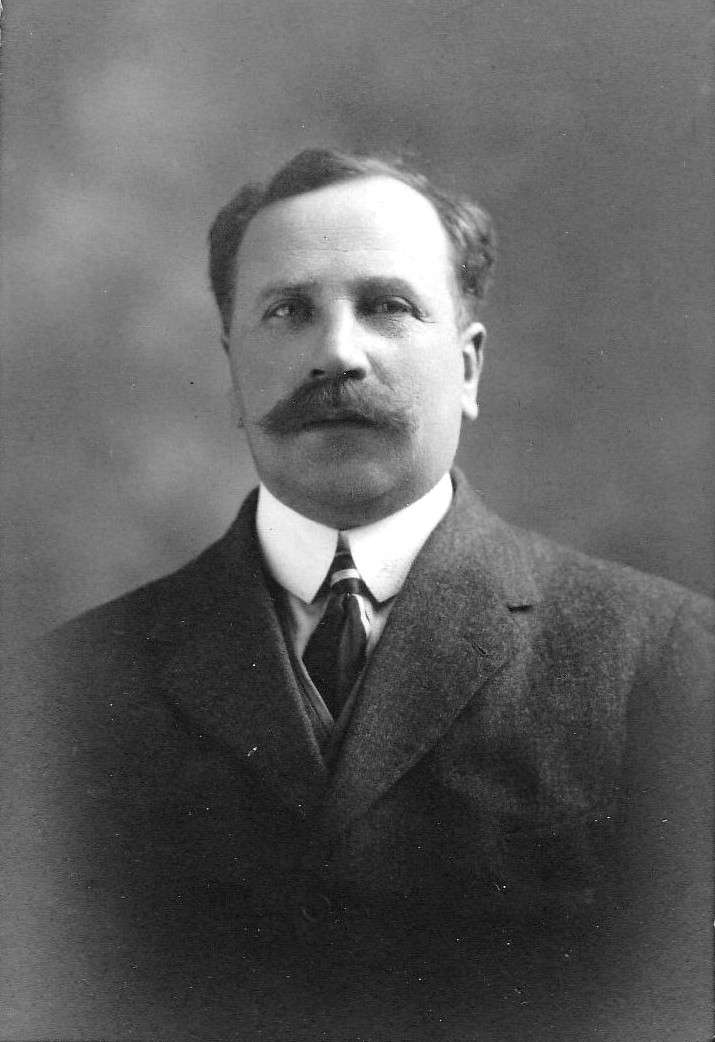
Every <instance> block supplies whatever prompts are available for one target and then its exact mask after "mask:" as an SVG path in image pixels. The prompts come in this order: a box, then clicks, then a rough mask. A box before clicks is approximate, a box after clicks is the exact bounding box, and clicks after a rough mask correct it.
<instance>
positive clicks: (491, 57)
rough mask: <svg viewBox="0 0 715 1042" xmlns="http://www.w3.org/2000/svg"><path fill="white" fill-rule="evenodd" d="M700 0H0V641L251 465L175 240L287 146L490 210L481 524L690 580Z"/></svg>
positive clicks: (699, 552) (192, 513) (105, 580)
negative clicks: (372, 168) (342, 152)
mask: <svg viewBox="0 0 715 1042" xmlns="http://www.w3.org/2000/svg"><path fill="white" fill-rule="evenodd" d="M707 23H708V8H707V5H706V4H705V3H700V2H695V0H677V2H676V0H669V2H660V0H627V2H624V0H599V2H598V3H594V2H593V0H536V2H533V0H532V2H530V3H528V4H526V3H518V2H511V3H503V2H499V0H485V2H479V0H471V2H464V0H395V2H391V3H390V2H386V0H350V2H349V3H348V2H344V3H341V2H340V0H232V2H230V3H229V2H226V0H220V2H217V0H201V2H198V0H122V2H119V3H116V2H115V3H112V2H109V0H107V2H105V0H52V2H49V0H34V2H33V0H23V2H19V0H14V2H13V0H10V2H9V3H7V4H6V11H5V14H4V18H3V29H4V32H3V48H2V60H3V80H4V90H3V124H4V126H3V151H2V161H3V189H4V193H3V199H4V207H3V240H4V249H3V263H4V272H3V287H4V301H3V310H4V319H3V334H4V380H3V385H4V402H3V421H4V422H3V426H4V467H3V492H4V496H3V501H4V512H5V529H4V530H5V539H4V544H5V564H4V574H5V594H4V611H3V617H4V623H5V634H6V640H8V641H9V642H10V643H11V644H13V645H14V644H16V642H17V641H18V640H19V639H21V638H24V637H27V636H31V635H33V634H35V633H37V632H39V631H41V630H43V629H44V628H46V627H48V626H50V625H52V624H54V623H55V622H57V621H59V620H62V619H65V618H67V617H68V616H70V615H71V614H73V613H75V612H77V611H79V610H81V609H83V608H86V607H88V606H90V605H92V604H96V603H98V602H100V601H102V600H104V599H106V598H108V597H111V596H114V595H116V594H119V593H121V592H123V591H125V590H127V589H129V588H131V587H133V586H136V585H137V584H139V583H142V582H144V581H147V580H149V579H152V578H154V577H156V576H158V575H159V574H161V573H163V572H165V571H167V570H169V569H171V568H174V567H176V566H178V565H179V564H181V563H183V562H184V561H185V560H186V559H188V558H189V557H190V556H192V555H193V554H195V553H196V552H198V551H199V550H200V549H201V548H202V547H203V546H204V545H205V544H207V543H208V542H209V541H210V540H211V539H213V538H215V537H216V536H218V535H219V534H220V533H221V532H222V530H223V529H224V528H225V526H226V525H227V524H228V523H229V522H230V520H231V518H232V516H233V514H234V512H235V510H236V508H237V505H238V503H239V501H240V499H241V497H242V495H243V494H244V492H245V491H246V490H247V489H248V487H249V486H250V485H251V484H252V482H253V480H254V479H253V471H252V468H251V464H250V460H249V458H248V454H247V451H246V448H245V446H244V444H243V441H242V439H241V436H240V435H239V434H238V432H236V431H235V430H234V427H233V423H232V418H231V407H230V392H229V386H230V385H229V378H228V372H227V367H226V364H225V360H224V358H223V356H222V352H221V348H220V345H219V340H218V331H219V326H218V319H217V315H216V314H215V312H214V307H213V304H212V301H211V297H210V294H209V290H208V279H207V276H206V254H205V245H204V243H205V235H206V231H207V228H208V225H209V223H210V221H211V218H212V216H213V214H214V213H215V211H216V210H217V209H218V207H219V206H220V205H222V204H223V203H224V202H225V201H226V199H227V198H228V197H229V196H230V195H231V194H232V193H233V191H234V190H235V189H236V188H237V187H238V186H239V185H240V184H241V183H242V182H243V181H244V180H246V179H249V178H262V177H264V176H265V175H266V174H269V173H270V172H271V171H272V169H273V168H274V167H275V166H276V165H277V164H278V163H280V162H282V161H283V160H285V159H286V158H288V157H289V156H290V155H291V154H292V153H293V152H294V151H296V150H298V149H299V148H302V147H305V146H308V145H316V144H329V145H337V146H340V147H345V148H353V149H364V148H368V149H371V148H378V149H384V148H388V149H391V150H396V149H397V150H406V151H407V152H408V153H410V154H411V155H412V156H413V157H414V159H415V160H416V161H417V162H418V164H420V165H421V166H422V167H423V168H424V169H426V170H427V172H429V173H431V174H432V175H433V176H434V177H435V178H436V179H437V180H438V181H440V182H441V183H443V184H445V185H446V186H447V187H456V188H457V189H459V190H461V191H463V192H466V193H468V194H473V195H474V196H476V197H477V198H479V199H480V200H482V202H483V203H484V204H485V205H486V206H487V208H488V209H489V210H490V211H491V212H492V214H493V216H494V218H495V221H496V225H497V229H498V233H499V239H500V259H499V266H498V270H497V275H496V282H495V284H494V286H493V289H492V293H491V296H490V300H489V303H488V306H487V309H486V312H485V321H486V324H487V327H488V330H489V334H490V336H489V343H488V351H489V354H488V360H487V361H488V364H487V368H486V374H485V378H484V382H483V385H482V395H481V401H482V408H481V414H480V417H479V420H478V423H477V424H476V426H474V427H473V428H470V429H469V430H468V431H467V432H466V437H465V440H464V444H463V449H462V451H461V455H460V460H461V463H462V465H463V466H464V468H465V469H466V471H467V473H468V474H469V476H470V477H471V479H472V480H473V482H474V484H475V485H476V486H477V487H478V488H480V489H481V490H483V491H484V493H485V495H486V497H487V500H488V502H489V503H490V504H491V505H492V506H493V507H495V508H496V509H497V510H499V511H500V512H501V513H502V514H503V515H505V516H506V517H507V518H508V519H510V520H512V521H515V522H517V523H520V524H522V525H526V526H531V527H535V528H538V529H540V530H542V531H544V532H546V533H547V534H550V535H552V536H553V537H555V538H557V539H559V540H562V541H566V542H569V543H571V544H574V545H577V546H579V547H581V548H583V549H585V550H587V551H589V552H591V553H595V554H598V555H601V556H608V557H612V558H616V559H618V560H621V561H624V562H627V563H630V564H633V565H635V566H637V567H640V568H644V569H646V570H648V571H654V572H657V573H659V574H661V575H665V576H667V577H670V578H673V579H675V580H677V581H680V582H683V583H685V584H687V585H689V586H692V587H694V588H695V589H698V590H703V591H708V592H709V591H711V590H712V587H713V533H712V506H713V498H714V497H713V493H714V488H713V468H712V465H711V456H712V448H713V416H712V401H713V391H714V390H715V376H714V373H713V353H712V342H711V341H712V313H711V311H710V310H709V307H710V305H709V298H710V295H711V283H712V275H713V272H712V267H711V258H710V252H709V241H710V235H711V232H712V224H711V206H710V200H709V185H710V168H709V152H708V139H709V138H711V136H712V135H711V124H710V119H709V115H708V113H709V109H710V106H711V101H712V87H711V83H709V82H708V77H709V70H710V61H711V54H710V49H709V44H708V24H707Z"/></svg>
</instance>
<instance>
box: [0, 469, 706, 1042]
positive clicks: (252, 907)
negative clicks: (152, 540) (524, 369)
mask: <svg viewBox="0 0 715 1042" xmlns="http://www.w3.org/2000/svg"><path fill="white" fill-rule="evenodd" d="M455 480H456V487H457V491H456V497H455V501H454V504H453V506H452V509H451V510H450V512H449V514H448V515H447V517H446V518H445V519H444V520H443V522H442V523H441V524H440V525H439V526H438V528H437V529H436V530H435V532H434V533H433V535H432V536H431V537H430V539H429V541H428V542H427V544H426V546H425V547H424V549H423V551H422V552H421V554H420V555H419V557H418V559H417V561H416V562H415V564H414V566H413V568H412V570H411V572H410V575H409V577H408V579H407V582H406V583H405V586H404V588H403V590H402V592H401V593H400V595H399V598H398V601H397V603H396V604H395V606H394V608H393V611H392V613H391V615H390V617H389V620H388V624H387V627H386V629H385V631H384V633H383V636H382V638H381V640H380V643H379V645H378V647H377V648H376V650H375V652H374V655H373V658H372V660H371V662H370V664H369V667H368V670H367V673H366V676H365V678H364V684H363V687H362V691H361V694H360V698H359V700H358V703H357V705H356V707H355V710H354V714H353V717H352V720H351V723H350V727H349V730H348V732H347V734H346V736H345V739H344V742H343V746H342V750H341V753H340V756H339V758H338V761H337V763H336V765H335V767H334V769H333V770H332V771H328V769H327V768H326V766H325V764H324V763H323V761H322V759H321V755H320V753H319V750H318V747H317V745H316V742H315V740H314V738H313V735H312V733H311V730H310V726H309V723H308V719H307V716H306V713H305V711H304V708H303V705H302V701H301V697H300V692H299V689H298V686H297V683H296V679H295V676H294V674H293V670H292V668H291V664H290V657H289V654H288V652H287V649H286V645H285V641H284V638H283V635H282V632H281V629H280V625H279V622H278V616H277V613H276V608H275V605H274V602H273V598H272V593H271V587H270V585H269V584H267V582H266V579H265V577H264V572H263V565H262V561H261V556H260V552H259V549H258V546H257V542H256V537H255V531H254V510H255V495H254V496H252V497H249V499H248V501H247V502H246V504H244V507H243V508H242V510H241V513H240V514H239V517H238V519H237V521H236V523H235V524H234V526H233V527H232V528H231V529H230V531H229V532H228V533H227V535H226V536H225V537H224V538H223V539H221V540H220V541H219V542H218V543H216V544H215V545H214V546H212V547H210V548H209V549H208V550H207V551H206V552H205V553H204V554H202V555H201V556H200V557H199V558H198V559H197V560H195V561H193V562H191V563H190V564H188V565H187V566H186V567H185V568H182V569H181V570H180V571H179V572H177V573H175V574H173V575H170V576H168V577H167V578H164V579H161V580H159V581H158V582H155V583H152V584H150V585H148V586H146V587H144V588H142V589H140V590H138V591H136V592H134V593H131V594H129V595H128V596H126V597H123V598H121V599H119V600H118V601H115V602H113V603H111V604H108V605H105V606H103V607H100V608H98V609H96V610H94V611H92V612H89V613H88V614H86V615H85V616H82V617H81V618H80V619H78V620H75V621H74V622H72V623H70V624H69V625H67V626H65V627H63V628H62V629H61V630H60V631H58V632H57V633H56V634H54V635H53V636H52V637H51V638H49V640H48V641H47V642H45V643H44V644H43V646H42V647H41V648H39V649H37V650H36V651H35V652H34V653H33V655H32V656H31V661H30V663H29V666H28V663H27V661H25V662H24V663H23V669H22V671H21V676H20V679H19V680H18V679H15V680H13V681H12V682H11V683H10V685H9V687H10V689H11V691H12V692H13V693H14V692H18V691H19V697H18V698H17V699H16V700H14V701H12V702H11V706H10V713H9V714H8V719H9V720H10V723H11V728H10V730H11V735H12V744H11V747H10V749H9V753H8V755H9V756H10V757H11V758H12V763H13V765H14V771H15V773H14V775H13V779H12V781H11V784H10V786H9V791H10V794H11V799H10V801H9V813H8V818H9V827H10V831H11V835H14V836H15V837H16V838H15V839H14V841H11V844H10V851H11V857H10V862H9V863H10V877H11V892H12V894H13V899H12V902H11V909H10V917H11V920H12V921H14V920H13V916H15V917H17V920H18V921H17V922H15V925H14V927H12V929H11V933H12V936H13V938H14V940H15V948H16V949H17V950H19V955H18V956H17V957H16V960H15V963H12V962H11V973H10V982H11V987H10V991H11V996H14V999H12V1000H11V1006H12V1002H13V1001H14V1003H15V1006H14V1007H12V1008H14V1009H15V1011H16V1012H15V1014H14V1016H15V1020H14V1023H15V1025H17V1024H20V1025H21V1026H22V1025H23V1024H25V1023H26V1024H27V1025H29V1026H28V1027H27V1028H26V1030H27V1031H28V1032H29V1035H24V1036H22V1037H43V1036H45V1035H46V1036H52V1037H58V1036H59V1037H64V1036H68V1037H72V1038H91V1037H96V1036H102V1037H105V1038H124V1037H139V1038H145V1037H146V1038H155V1037H159V1038H164V1037H166V1038H180V1037H187V1038H234V1037H235V1038H239V1039H244V1038H245V1039H252V1038H265V1039H278V1038H281V1039H282V1038H285V1039H302V1038H305V1039H318V1038H325V1039H336V1040H337V1039H359V1038H362V1039H367V1040H370V1042H373V1040H380V1039H385V1040H397V1039H403V1038H404V1039H413V1038H425V1039H430V1040H431V1039H449V1040H457V1039H460V1040H462V1039H464V1040H467V1039H470V1040H471V1039H472V1038H477V1037H478V1038H480V1039H481V1038H485V1039H495V1040H496V1039H499V1040H502V1039H510V1038H514V1039H516V1038H519V1039H524V1038H531V1037H533V1038H539V1039H552V1038H554V1039H564V1040H566V1039H568V1040H569V1042H571V1040H572V1039H580V1038H592V1037H594V1038H598V1039H606V1038H609V1039H610V1038H612V1039H614V1040H616V1039H618V1040H620V1039H622V1038H626V1037H628V1039H629V1040H635V1039H640V1038H642V1039H644V1040H645V1039H648V1040H649V1042H650V1040H651V1039H653V1038H655V1037H658V1038H660V1039H669V1038H672V1039H681V1038H682V1039H683V1042H685V1040H688V1042H691V1040H693V1039H697V1038H700V1037H702V1038H705V1036H706V1034H707V1030H708V1028H707V1023H708V1020H709V1013H708V1007H709V987H708V984H707V982H706V980H707V978H706V977H704V974H707V965H708V952H709V934H708V919H709V887H708V882H709V873H708V870H707V864H708V863H709V857H708V854H709V846H708V843H707V835H708V821H709V814H708V794H709V774H708V764H709V760H708V752H707V745H706V738H707V735H708V730H709V727H708V724H709V708H708V706H709V702H710V694H711V690H712V681H713V651H712V629H713V625H712V611H711V606H710V604H709V602H707V601H706V600H704V599H702V598H697V597H695V596H694V595H692V594H690V593H688V592H687V591H685V590H683V589H681V588H679V587H676V586H674V585H672V584H670V583H667V582H665V581H663V580H660V579H655V578H650V577H646V576H643V575H641V574H638V573H636V572H634V571H631V570H629V569H625V568H622V567H618V566H615V565H611V564H607V563H603V562H599V561H594V560H591V559H588V558H586V557H584V556H582V555H580V554H578V553H575V552H573V551H570V550H566V549H563V548H560V547H557V546H555V545H553V544H552V543H550V542H548V541H547V540H545V539H543V538H541V537H539V536H535V535H533V534H528V533H525V532H520V531H517V530H515V529H514V528H511V527H509V526H508V525H506V524H504V523H503V522H502V521H501V520H499V519H498V518H497V517H495V516H494V515H492V514H490V513H489V512H488V511H487V510H486V509H485V508H484V507H483V505H482V504H481V502H480V501H479V500H478V499H477V498H476V497H475V496H474V495H473V493H472V492H471V490H470V489H469V488H468V487H467V486H466V484H465V482H464V480H463V478H461V477H460V476H459V475H458V474H457V475H456V476H455ZM18 959H19V963H18V961H17V960H18ZM18 965H19V968H15V969H14V970H13V967H17V966H18ZM40 981H41V984H40ZM13 989H14V990H13ZM30 1008H31V1012H30ZM23 1018H24V1019H23ZM10 1033H12V1032H10ZM18 1037H19V1036H18Z"/></svg>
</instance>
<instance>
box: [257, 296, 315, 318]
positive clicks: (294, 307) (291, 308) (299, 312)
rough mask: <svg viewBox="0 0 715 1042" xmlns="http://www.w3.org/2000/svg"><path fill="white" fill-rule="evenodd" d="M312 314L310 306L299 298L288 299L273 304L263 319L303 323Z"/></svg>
mask: <svg viewBox="0 0 715 1042" xmlns="http://www.w3.org/2000/svg"><path fill="white" fill-rule="evenodd" d="M311 313H312V308H311V305H310V304H309V303H308V302H307V301H305V300H301V299H300V298H290V299H288V300H279V301H277V302H276V303H275V304H272V305H271V306H270V307H269V308H268V310H267V311H266V313H265V315H264V316H263V317H264V319H279V320H281V319H282V320H283V321H287V322H296V321H305V320H306V319H308V318H310V315H311Z"/></svg>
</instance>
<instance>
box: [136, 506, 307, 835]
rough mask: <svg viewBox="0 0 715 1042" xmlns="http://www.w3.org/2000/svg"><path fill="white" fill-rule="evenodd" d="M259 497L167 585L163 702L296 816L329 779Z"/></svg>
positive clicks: (160, 651) (158, 638)
mask: <svg viewBox="0 0 715 1042" xmlns="http://www.w3.org/2000/svg"><path fill="white" fill-rule="evenodd" d="M254 516H255V494H254V495H252V496H251V497H249V499H248V500H247V501H246V503H245V504H244V506H243V507H242V509H241V512H240V514H239V516H238V518H237V520H236V522H235V524H234V526H233V527H232V529H230V530H229V532H228V533H227V535H226V536H224V538H223V539H222V540H220V541H219V542H218V543H216V544H214V546H212V547H210V548H209V549H208V550H207V551H206V552H205V553H204V554H203V555H201V557H199V558H198V559H197V560H196V561H194V562H192V563H191V564H189V565H187V567H186V568H185V569H183V570H182V571H181V572H179V573H177V575H176V576H174V577H172V579H171V580H170V581H171V583H172V586H171V587H170V591H169V595H168V596H167V597H166V598H165V604H164V607H163V610H162V612H161V615H160V618H159V620H158V622H157V624H156V625H155V626H154V628H153V631H152V634H151V637H150V641H151V642H152V644H153V648H154V653H155V655H156V661H157V670H158V685H159V688H160V691H161V692H162V693H163V697H164V698H165V699H166V700H167V701H168V702H169V703H170V704H173V705H174V707H175V711H176V712H177V715H178V716H179V717H180V719H181V720H182V723H183V724H184V726H188V727H189V728H191V729H192V730H193V732H194V734H195V736H196V737H197V738H199V739H202V738H203V737H209V738H211V739H213V740H216V741H218V742H220V743H222V744H223V745H224V746H226V747H228V748H229V749H230V750H231V751H232V753H233V754H234V755H235V756H236V757H237V758H239V759H240V760H242V761H243V763H244V764H246V765H247V766H248V767H249V769H251V770H253V771H255V772H256V773H258V775H259V776H260V777H261V778H262V779H263V781H264V782H265V783H266V784H267V785H269V786H271V787H272V788H273V789H274V790H275V791H276V792H277V793H278V795H279V796H280V797H281V799H282V800H283V801H284V802H285V803H286V804H288V806H290V807H292V808H293V809H294V810H295V811H296V813H297V814H299V815H301V816H306V815H307V814H309V812H310V810H311V808H312V807H313V806H314V805H315V803H316V801H318V800H319V799H320V797H321V796H322V794H323V792H324V788H325V784H326V779H327V771H326V768H325V765H324V762H323V759H322V757H321V754H320V751H319V749H318V745H317V742H316V741H315V737H314V734H313V731H312V728H311V726H310V723H309V720H308V718H307V716H306V712H305V708H304V705H303V700H302V697H301V694H300V691H299V688H298V683H297V681H296V678H295V673H294V670H293V667H292V664H291V661H290V657H289V654H288V651H287V648H286V646H285V640H284V638H283V634H282V630H281V627H280V623H279V621H278V617H277V613H276V609H275V606H274V603H273V599H272V596H271V593H270V591H269V588H268V585H267V583H266V579H265V576H264V572H263V566H262V560H261V555H260V551H259V549H258V546H257V541H256V537H255V531H254Z"/></svg>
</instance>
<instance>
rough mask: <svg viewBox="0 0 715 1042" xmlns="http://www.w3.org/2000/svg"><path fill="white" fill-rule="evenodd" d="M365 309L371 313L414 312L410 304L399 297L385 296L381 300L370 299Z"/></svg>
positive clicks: (393, 313) (397, 313)
mask: <svg viewBox="0 0 715 1042" xmlns="http://www.w3.org/2000/svg"><path fill="white" fill-rule="evenodd" d="M367 310H369V311H371V312H372V314H373V315H400V314H414V308H413V307H412V305H411V304H410V303H408V301H406V300H402V299H401V298H400V297H386V298H383V299H382V300H373V301H370V303H369V304H368V305H367Z"/></svg>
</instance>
